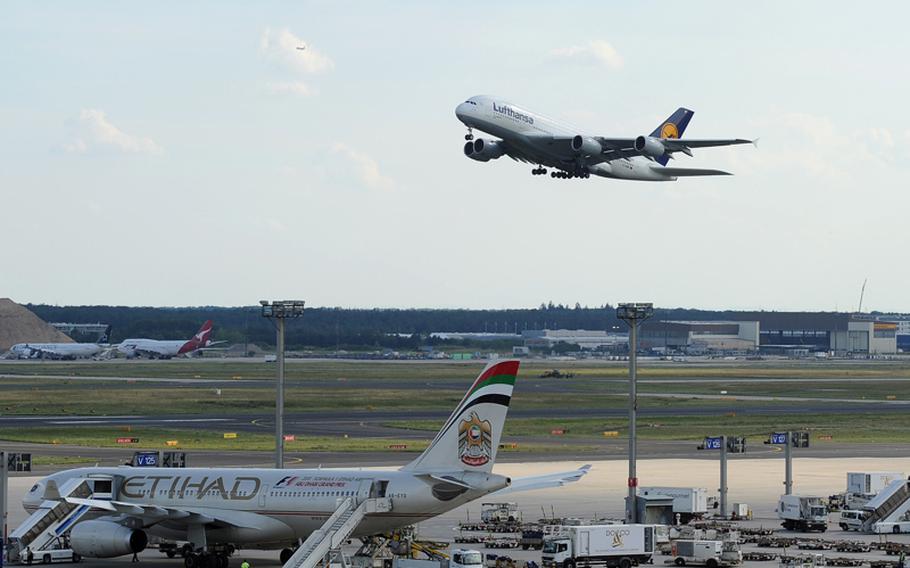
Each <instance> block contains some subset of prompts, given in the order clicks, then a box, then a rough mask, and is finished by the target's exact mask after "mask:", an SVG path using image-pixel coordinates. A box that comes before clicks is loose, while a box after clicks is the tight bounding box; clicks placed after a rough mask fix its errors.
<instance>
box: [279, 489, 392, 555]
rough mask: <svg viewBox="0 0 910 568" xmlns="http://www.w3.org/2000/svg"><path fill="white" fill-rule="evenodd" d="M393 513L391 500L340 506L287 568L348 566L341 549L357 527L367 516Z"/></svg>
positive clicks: (348, 501)
mask: <svg viewBox="0 0 910 568" xmlns="http://www.w3.org/2000/svg"><path fill="white" fill-rule="evenodd" d="M391 510H392V500H391V499H388V498H371V499H364V500H363V501H360V502H359V503H358V502H357V501H356V500H355V499H354V498H352V497H348V498H346V499H343V500H341V501H340V502H339V505H338V508H337V509H336V510H335V512H334V513H332V516H330V517H329V518H328V519H327V520H326V522H325V523H324V524H323V525H322V528H320V529H319V530H317V531H314V532H313V533H312V534H310V536H309V537H308V538H307V539H306V540H305V541H303V544H301V545H300V547H299V548H298V549H297V550H296V551H295V552H294V555H293V556H291V557H290V558H289V559H288V561H287V562H285V564H284V568H316V566H319V565H320V564H323V563H326V564H328V562H331V561H332V557H335V559H336V561H337V562H339V563H341V564H342V565H346V562H345V560H344V556H343V555H342V554H341V546H342V545H343V544H344V542H345V541H346V540H347V539H348V537H350V536H351V533H353V532H354V529H356V528H357V525H359V524H360V521H362V520H363V518H364V517H365V516H366V515H367V514H368V513H387V512H389V511H391Z"/></svg>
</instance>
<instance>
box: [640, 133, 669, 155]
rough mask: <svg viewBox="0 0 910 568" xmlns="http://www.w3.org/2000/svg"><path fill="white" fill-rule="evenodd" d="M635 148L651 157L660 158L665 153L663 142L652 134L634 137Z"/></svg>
mask: <svg viewBox="0 0 910 568" xmlns="http://www.w3.org/2000/svg"><path fill="white" fill-rule="evenodd" d="M635 149H636V150H638V151H639V152H641V153H642V154H644V155H645V156H650V157H651V158H660V157H661V156H663V155H664V154H666V153H667V149H666V148H665V147H664V144H663V142H661V141H660V140H659V139H657V138H654V137H653V136H639V137H638V138H636V139H635Z"/></svg>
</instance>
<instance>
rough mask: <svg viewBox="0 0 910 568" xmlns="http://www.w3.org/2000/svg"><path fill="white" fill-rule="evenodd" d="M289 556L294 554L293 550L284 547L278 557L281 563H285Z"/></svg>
mask: <svg viewBox="0 0 910 568" xmlns="http://www.w3.org/2000/svg"><path fill="white" fill-rule="evenodd" d="M291 556H294V551H293V550H292V549H290V548H285V549H284V550H282V551H281V555H280V556H279V558H280V559H281V564H282V565H284V564H287V563H288V560H290V559H291Z"/></svg>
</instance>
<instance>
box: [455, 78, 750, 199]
mask: <svg viewBox="0 0 910 568" xmlns="http://www.w3.org/2000/svg"><path fill="white" fill-rule="evenodd" d="M693 114H695V113H694V112H692V111H691V110H689V109H687V108H679V109H677V110H676V112H674V113H673V114H672V115H670V117H669V118H667V119H666V120H665V121H663V122H662V123H661V124H660V125H659V126H658V127H657V128H655V129H654V131H653V132H651V134H649V135H647V136H637V137H634V138H629V137H627V138H614V137H606V136H591V135H588V134H581V133H579V131H578V129H576V128H574V127H572V126H569V125H567V124H564V123H562V122H559V121H556V120H553V119H552V118H548V117H546V116H543V115H540V114H536V113H534V112H531V111H529V110H526V109H524V108H522V107H519V106H517V105H515V104H512V103H510V102H507V101H504V100H502V99H500V98H498V97H492V96H486V95H480V96H476V97H471V98H470V99H468V100H466V101H465V102H463V103H461V104H460V105H458V106H457V107H456V108H455V116H457V117H458V120H460V121H461V122H463V123H464V125H465V126H467V127H468V133H467V135H465V140H467V143H466V144H465V145H464V153H465V156H467V157H469V158H471V159H472V160H477V161H478V162H489V161H490V160H495V159H497V158H499V157H501V156H509V157H510V158H512V159H513V160H516V161H519V162H526V163H530V164H536V165H537V167H535V168H534V169H533V170H531V173H532V174H534V175H543V174H546V173H547V169H546V168H547V167H550V168H553V170H554V171H552V172H550V176H551V177H554V178H562V179H568V178H587V177H591V174H594V175H597V176H601V177H608V178H618V179H629V180H641V181H674V180H676V178H678V177H683V176H721V175H731V174H730V173H729V172H724V171H721V170H709V169H702V168H678V167H674V166H670V167H668V166H667V162H668V161H669V160H670V159H672V158H673V157H674V156H673V154H675V153H677V152H682V153H683V154H686V155H687V156H691V155H692V149H693V148H708V147H713V146H732V145H735V144H754V143H755V142H754V141H752V140H743V139H741V138H729V139H691V138H690V139H685V138H680V137H681V136H682V135H683V132H684V131H685V130H686V126H688V124H689V121H690V120H691V119H692V115H693ZM475 128H476V129H477V130H481V131H483V132H486V133H487V134H490V135H492V136H496V137H498V138H500V139H499V140H494V139H489V138H478V139H476V140H475V139H474V132H473V129H475Z"/></svg>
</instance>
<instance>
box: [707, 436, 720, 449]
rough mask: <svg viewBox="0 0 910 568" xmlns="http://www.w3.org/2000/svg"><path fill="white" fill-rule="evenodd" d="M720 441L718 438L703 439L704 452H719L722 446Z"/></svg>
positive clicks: (708, 437)
mask: <svg viewBox="0 0 910 568" xmlns="http://www.w3.org/2000/svg"><path fill="white" fill-rule="evenodd" d="M722 440H723V438H721V437H720V436H706V437H705V449H706V450H719V449H720V447H721V445H722Z"/></svg>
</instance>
